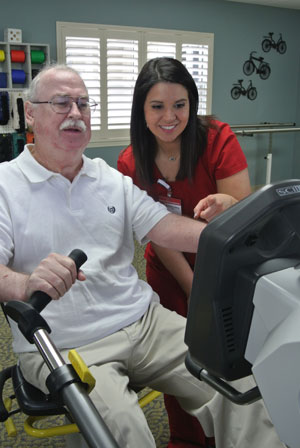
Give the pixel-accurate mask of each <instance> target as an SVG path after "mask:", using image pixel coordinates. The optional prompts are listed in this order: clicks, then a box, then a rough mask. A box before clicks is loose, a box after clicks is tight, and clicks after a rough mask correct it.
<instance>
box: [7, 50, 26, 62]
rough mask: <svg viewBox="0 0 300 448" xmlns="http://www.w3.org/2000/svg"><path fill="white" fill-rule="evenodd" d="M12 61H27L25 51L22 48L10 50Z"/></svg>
mask: <svg viewBox="0 0 300 448" xmlns="http://www.w3.org/2000/svg"><path fill="white" fill-rule="evenodd" d="M10 58H11V62H25V59H26V55H25V51H22V50H10Z"/></svg>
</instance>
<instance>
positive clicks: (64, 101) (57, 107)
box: [30, 95, 98, 114]
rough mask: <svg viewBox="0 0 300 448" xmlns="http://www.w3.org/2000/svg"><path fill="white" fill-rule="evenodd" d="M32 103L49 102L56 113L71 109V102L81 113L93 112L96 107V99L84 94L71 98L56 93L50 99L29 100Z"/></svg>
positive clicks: (66, 111) (64, 112)
mask: <svg viewBox="0 0 300 448" xmlns="http://www.w3.org/2000/svg"><path fill="white" fill-rule="evenodd" d="M30 102H31V103H32V104H50V106H51V107H52V110H53V111H54V112H56V113H57V114H67V113H68V112H70V110H71V109H72V106H73V103H75V104H76V106H77V107H78V109H79V111H80V112H81V113H82V114H89V113H90V111H91V112H94V110H95V109H96V107H97V105H98V104H97V103H96V101H94V100H93V99H91V98H87V97H85V96H80V97H79V98H72V97H71V96H63V95H56V96H54V97H53V98H52V100H50V101H30Z"/></svg>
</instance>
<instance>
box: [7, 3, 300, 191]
mask: <svg viewBox="0 0 300 448" xmlns="http://www.w3.org/2000/svg"><path fill="white" fill-rule="evenodd" d="M56 21H70V22H87V23H102V24H111V25H127V26H145V27H151V28H166V29H181V30H187V31H202V32H212V33H214V35H215V44H214V77H213V102H212V112H213V113H214V114H215V115H216V116H217V117H218V118H219V119H220V120H223V121H226V122H228V123H230V124H238V123H241V124H243V123H244V124H245V123H260V122H296V123H297V125H298V126H299V125H300V108H299V105H300V93H299V78H300V76H299V75H300V68H299V42H300V11H298V10H290V9H281V8H272V7H264V6H257V5H247V4H244V3H232V2H226V1H225V0H185V1H182V0H164V1H163V2H162V1H161V0H151V2H149V1H148V0H147V1H146V0H138V1H137V0H127V2H126V3H125V2H124V0H111V1H109V2H107V1H106V0H105V1H104V0H85V1H84V2H78V1H77V2H75V3H72V2H69V1H66V2H63V1H61V0H59V1H58V0H52V1H51V2H44V1H40V0H28V1H27V2H21V1H15V2H6V4H5V7H3V8H2V10H1V15H0V40H1V34H2V36H3V32H4V29H5V28H21V29H22V32H23V42H37V43H49V44H50V49H51V58H52V59H53V60H55V59H56ZM269 31H273V32H274V35H275V37H277V36H278V35H279V33H282V35H283V37H284V39H285V40H286V42H287V45H288V50H287V53H286V54H285V55H279V54H278V53H277V52H276V51H275V50H271V52H270V53H263V51H262V50H261V41H262V37H263V36H264V35H265V34H267V33H268V32H269ZM3 39H4V37H2V40H3ZM254 50H256V51H257V52H258V55H260V56H263V57H264V58H265V60H266V61H267V62H269V63H270V65H271V70H272V73H271V76H270V78H269V79H268V80H266V81H263V80H261V79H260V78H259V77H258V75H256V74H254V75H252V76H251V77H249V78H248V77H246V76H245V75H244V74H243V71H242V65H243V63H244V61H245V60H246V59H247V58H248V56H249V53H250V51H254ZM239 78H240V79H244V84H246V85H247V84H248V80H249V79H252V81H253V84H254V85H255V86H256V87H257V90H258V97H257V99H256V100H255V101H253V102H251V101H249V100H247V99H246V98H245V97H242V98H240V99H239V100H236V101H235V100H233V99H232V98H231V96H230V90H231V87H232V83H233V82H236V81H237V79H239ZM239 140H240V143H241V145H242V147H243V149H244V152H245V154H246V156H247V160H248V163H249V169H250V176H251V182H252V183H253V184H255V185H257V184H263V183H264V181H265V171H266V161H265V159H264V156H265V154H266V153H267V150H268V147H269V136H268V135H265V134H264V135H260V136H256V137H242V138H239ZM299 143H300V134H296V133H291V134H276V135H275V134H274V135H273V139H272V152H273V166H272V181H276V180H280V179H284V178H291V177H297V178H300V148H299ZM120 150H121V148H120V147H117V148H111V147H110V148H90V149H88V150H87V154H88V156H90V157H95V156H100V157H103V158H104V159H105V160H106V161H107V162H108V163H110V164H111V165H113V166H115V165H116V160H117V157H118V154H119V151H120Z"/></svg>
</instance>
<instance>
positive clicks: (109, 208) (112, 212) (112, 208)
mask: <svg viewBox="0 0 300 448" xmlns="http://www.w3.org/2000/svg"><path fill="white" fill-rule="evenodd" d="M107 210H108V211H109V213H111V214H112V215H113V214H114V213H116V208H115V207H109V206H108V207H107Z"/></svg>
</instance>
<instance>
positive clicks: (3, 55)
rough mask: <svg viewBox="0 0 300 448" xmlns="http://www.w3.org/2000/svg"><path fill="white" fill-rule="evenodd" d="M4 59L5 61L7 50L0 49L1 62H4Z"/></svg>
mask: <svg viewBox="0 0 300 448" xmlns="http://www.w3.org/2000/svg"><path fill="white" fill-rule="evenodd" d="M4 61H5V51H4V50H0V62H4Z"/></svg>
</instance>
